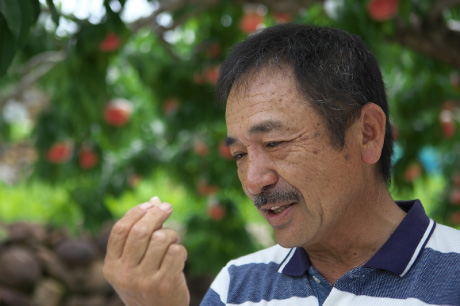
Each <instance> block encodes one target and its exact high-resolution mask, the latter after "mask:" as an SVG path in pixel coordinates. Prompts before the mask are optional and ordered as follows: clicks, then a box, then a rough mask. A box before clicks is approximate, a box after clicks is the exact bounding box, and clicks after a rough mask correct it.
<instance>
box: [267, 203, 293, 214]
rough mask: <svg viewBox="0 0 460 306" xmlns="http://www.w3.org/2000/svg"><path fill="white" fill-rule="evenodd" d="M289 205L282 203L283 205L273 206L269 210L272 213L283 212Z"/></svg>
mask: <svg viewBox="0 0 460 306" xmlns="http://www.w3.org/2000/svg"><path fill="white" fill-rule="evenodd" d="M289 206H291V205H284V206H275V207H272V208H270V210H271V211H272V212H273V213H274V214H276V215H277V214H279V213H281V212H283V211H284V210H285V209H286V208H288V207H289Z"/></svg>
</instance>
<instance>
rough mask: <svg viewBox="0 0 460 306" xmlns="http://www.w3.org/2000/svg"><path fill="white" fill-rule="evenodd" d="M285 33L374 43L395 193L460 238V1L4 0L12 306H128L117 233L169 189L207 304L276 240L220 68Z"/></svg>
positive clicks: (4, 185)
mask: <svg viewBox="0 0 460 306" xmlns="http://www.w3.org/2000/svg"><path fill="white" fill-rule="evenodd" d="M284 22H294V23H304V24H306V23H314V24H318V25H329V26H333V27H338V28H341V29H344V30H347V31H349V32H352V33H355V34H358V35H360V36H361V37H362V38H363V40H364V41H365V42H366V43H367V44H368V45H369V47H370V48H371V50H373V51H374V53H375V54H376V56H377V58H378V60H379V62H380V64H381V67H382V72H383V75H384V80H385V83H386V88H387V93H388V100H389V104H390V113H391V116H392V125H393V129H394V133H395V138H396V148H395V149H396V154H395V156H394V159H393V164H394V171H393V179H392V185H391V192H392V194H393V196H394V197H395V199H412V198H419V199H421V200H422V203H423V204H424V206H425V209H426V210H427V213H428V214H429V216H430V217H432V218H434V219H435V220H436V221H438V222H440V223H444V224H448V225H450V226H454V227H457V228H459V227H460V142H459V140H460V130H459V122H460V75H459V72H460V1H459V0H438V1H425V0H407V1H398V0H371V1H353V0H325V1H321V0H310V1H308V0H304V1H299V0H285V1H276V0H263V1H262V0H260V1H246V0H235V1H230V0H158V1H156V0H150V1H148V0H104V1H103V0H40V1H39V0H21V1H17V0H0V305H30V304H31V303H32V304H33V305H72V306H75V305H120V304H119V303H120V301H119V300H118V299H117V298H116V296H115V295H114V293H113V292H112V291H111V288H110V286H108V284H107V283H105V281H104V279H103V278H102V276H101V273H100V269H101V266H102V260H103V256H104V252H105V244H106V241H107V236H108V232H109V230H110V228H111V226H112V224H113V222H114V220H117V219H118V218H120V217H121V216H122V215H123V214H124V213H125V212H126V211H127V210H128V209H130V208H131V207H133V206H135V205H137V204H139V203H142V202H145V201H147V200H148V199H149V198H150V197H152V196H154V195H158V196H159V197H160V198H161V199H162V200H163V201H167V202H170V203H171V204H172V205H173V208H174V212H173V215H172V216H171V218H170V220H169V221H168V222H167V226H170V227H173V228H175V229H176V230H177V231H179V233H180V234H181V236H182V243H183V244H185V245H186V247H187V249H188V252H189V257H188V258H189V259H188V262H187V266H186V269H185V272H186V274H187V278H188V280H189V283H190V286H191V291H192V305H195V304H197V303H198V301H199V300H200V299H201V297H202V295H203V294H204V292H205V290H206V289H207V287H208V286H209V282H210V281H211V280H212V278H213V277H214V276H215V274H216V273H217V272H218V271H219V270H220V268H221V267H222V266H223V265H225V263H226V262H227V261H228V260H230V259H232V258H235V257H238V256H241V255H243V254H247V253H248V252H251V251H254V250H257V249H261V248H263V247H266V246H269V245H272V244H273V243H274V240H273V237H272V234H271V232H270V230H269V229H268V227H267V226H266V224H265V223H264V221H263V219H262V218H261V217H260V216H259V215H258V213H257V211H256V210H255V209H254V208H253V205H252V204H251V202H250V201H249V200H248V199H246V198H245V196H244V194H243V192H242V190H241V185H240V183H239V181H238V178H237V176H236V166H235V163H234V161H233V160H232V157H231V156H230V153H229V150H228V149H227V148H226V147H225V146H224V145H223V139H224V138H225V136H226V128H225V121H224V108H223V107H219V106H216V105H215V102H214V87H215V83H216V81H217V78H218V75H219V65H220V64H221V63H222V61H223V59H224V58H225V56H226V54H228V52H229V50H230V48H231V47H232V46H233V45H234V44H235V43H237V42H239V41H241V40H243V39H244V38H246V37H247V36H248V35H251V34H252V33H254V32H257V31H258V30H260V29H263V28H265V27H268V26H271V25H274V24H277V23H284Z"/></svg>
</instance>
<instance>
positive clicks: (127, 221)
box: [106, 203, 151, 260]
mask: <svg viewBox="0 0 460 306" xmlns="http://www.w3.org/2000/svg"><path fill="white" fill-rule="evenodd" d="M149 207H151V204H150V203H143V204H141V205H138V206H136V207H133V208H131V209H130V210H129V211H128V212H127V213H126V214H125V216H124V217H123V218H121V219H120V220H118V222H117V223H115V225H114V226H113V228H112V231H111V233H110V236H109V241H108V242H107V254H106V257H107V259H109V260H111V259H118V258H120V257H121V255H122V254H123V248H124V245H125V242H126V239H127V237H128V234H129V231H130V230H131V227H132V226H133V225H134V224H135V223H136V222H138V221H139V220H140V219H141V218H142V217H143V216H144V215H145V214H146V212H147V209H148V208H149Z"/></svg>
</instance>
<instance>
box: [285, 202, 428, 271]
mask: <svg viewBox="0 0 460 306" xmlns="http://www.w3.org/2000/svg"><path fill="white" fill-rule="evenodd" d="M396 204H397V205H398V206H399V207H400V208H401V209H403V210H404V211H406V212H407V214H406V216H405V217H404V219H403V220H402V222H401V223H400V224H399V225H398V227H397V228H396V230H395V231H394V233H393V234H392V235H391V236H390V238H389V239H388V240H387V241H386V242H385V244H384V245H383V246H382V247H381V248H380V249H379V250H378V251H377V253H376V254H375V255H374V256H373V257H372V258H371V259H370V260H369V261H368V262H367V263H366V264H365V265H364V267H367V268H378V269H384V270H387V271H390V272H392V273H394V274H397V275H399V276H401V277H402V276H404V275H405V274H406V273H407V272H408V271H409V270H410V268H411V267H412V265H413V263H414V262H415V260H416V259H417V257H418V256H419V254H420V253H421V251H422V250H423V248H424V247H425V244H426V243H427V241H428V239H429V238H430V236H431V233H432V232H433V230H434V227H435V223H434V221H433V220H431V219H430V218H428V216H427V215H426V213H425V210H424V209H423V206H422V203H420V201H419V200H412V201H397V202H396ZM310 266H311V263H310V259H309V258H308V254H307V252H305V249H304V248H301V247H298V248H294V249H292V250H291V252H289V254H288V255H287V256H286V258H285V259H284V261H283V262H282V263H281V264H280V267H279V269H278V271H279V272H282V273H284V274H287V275H290V276H301V275H303V274H304V273H305V272H307V270H308V269H309V268H310Z"/></svg>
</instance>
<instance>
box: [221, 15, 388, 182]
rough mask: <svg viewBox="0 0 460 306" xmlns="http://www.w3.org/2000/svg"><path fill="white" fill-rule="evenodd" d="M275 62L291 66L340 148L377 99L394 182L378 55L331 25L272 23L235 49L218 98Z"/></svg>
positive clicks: (384, 170) (383, 166) (384, 162)
mask: <svg viewBox="0 0 460 306" xmlns="http://www.w3.org/2000/svg"><path fill="white" fill-rule="evenodd" d="M274 65H277V66H279V67H280V68H281V67H282V66H285V65H287V66H288V67H290V68H292V71H293V73H294V76H295V78H296V82H297V87H298V89H299V92H300V93H302V94H303V95H304V96H305V98H306V99H307V101H309V102H310V104H311V106H312V107H313V108H314V109H315V110H316V112H317V113H318V114H319V115H320V116H321V117H322V118H323V119H324V121H325V123H326V125H327V129H328V134H329V138H330V140H331V144H332V145H333V146H334V147H335V148H336V149H338V150H342V149H343V148H344V146H345V132H346V131H347V129H348V128H349V127H350V125H351V124H352V123H353V122H354V121H355V120H356V119H357V118H358V117H359V115H360V111H361V107H362V106H363V105H365V104H367V103H369V102H372V103H375V104H377V105H378V106H379V107H380V108H381V109H382V110H383V112H384V113H385V115H386V131H385V140H384V144H383V148H382V155H381V158H380V160H379V167H380V172H381V174H382V177H383V179H384V181H385V182H386V183H387V184H389V183H390V181H391V157H392V155H393V134H392V129H391V125H390V122H389V114H388V103H387V98H386V93H385V85H384V83H383V78H382V73H381V71H380V67H379V65H378V62H377V59H376V58H375V56H374V55H373V54H372V52H371V51H370V50H369V49H368V48H367V47H366V45H365V44H364V42H363V41H362V40H361V39H360V38H359V37H358V36H356V35H353V34H350V33H347V32H345V31H342V30H339V29H335V28H330V27H320V26H314V25H299V24H280V25H275V26H272V27H269V28H267V29H264V30H262V31H260V32H258V33H256V34H253V35H251V36H249V37H248V38H247V39H246V40H244V41H242V42H240V43H238V44H237V45H235V46H234V47H233V49H232V51H231V53H230V54H229V56H228V57H227V59H226V60H225V61H224V63H223V64H222V66H221V68H220V74H219V80H218V82H217V89H216V96H217V99H218V100H220V101H226V99H227V98H228V95H229V94H230V91H231V89H232V87H233V85H235V83H238V82H240V81H241V79H242V76H247V75H248V74H249V73H256V72H258V71H261V70H262V69H263V68H267V67H271V66H274ZM247 80H248V79H247ZM224 103H225V102H224Z"/></svg>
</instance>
